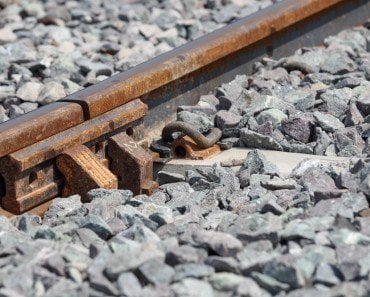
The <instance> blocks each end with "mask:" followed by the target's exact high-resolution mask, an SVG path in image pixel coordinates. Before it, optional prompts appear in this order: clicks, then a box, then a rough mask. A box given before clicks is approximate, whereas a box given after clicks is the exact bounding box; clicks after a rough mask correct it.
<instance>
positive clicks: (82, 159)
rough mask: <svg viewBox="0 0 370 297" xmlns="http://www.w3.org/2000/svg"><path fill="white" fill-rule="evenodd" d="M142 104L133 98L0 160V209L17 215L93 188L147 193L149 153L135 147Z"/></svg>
mask: <svg viewBox="0 0 370 297" xmlns="http://www.w3.org/2000/svg"><path fill="white" fill-rule="evenodd" d="M146 113H147V106H146V104H144V103H142V102H141V101H140V100H139V99H136V100H133V101H131V102H129V103H126V104H124V105H122V106H120V107H118V108H115V109H113V110H111V111H109V112H106V113H104V114H103V115H100V116H98V117H95V118H93V119H89V120H87V121H84V122H83V123H81V124H79V125H76V126H74V127H72V128H69V129H66V130H64V131H62V132H59V133H57V134H55V135H52V136H50V137H49V138H46V139H44V140H41V141H38V142H35V143H34V144H31V145H29V146H27V147H25V148H23V149H20V150H18V151H16V152H13V153H10V154H8V155H6V156H4V157H3V158H1V159H0V174H1V176H2V180H1V183H0V195H1V206H2V208H3V209H5V210H6V211H8V212H11V213H13V214H20V213H23V212H25V211H28V210H30V209H31V208H34V207H36V206H38V205H41V204H43V203H45V202H47V201H49V200H51V199H52V198H55V197H65V196H70V195H73V194H79V195H81V197H82V200H83V201H86V200H87V192H88V191H89V190H90V189H93V188H99V187H103V188H109V189H116V188H124V189H129V190H132V191H133V193H134V194H141V193H147V194H150V193H152V192H153V190H154V189H155V188H156V187H157V186H158V185H157V184H156V183H155V182H154V181H153V163H152V155H151V154H150V153H149V152H148V151H147V150H145V149H144V148H142V147H141V146H140V145H138V143H137V141H139V140H140V138H141V135H142V130H143V126H142V122H143V117H144V116H145V114H146Z"/></svg>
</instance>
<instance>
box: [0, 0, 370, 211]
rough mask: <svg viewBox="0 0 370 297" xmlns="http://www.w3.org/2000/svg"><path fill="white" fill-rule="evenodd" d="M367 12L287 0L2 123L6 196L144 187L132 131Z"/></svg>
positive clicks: (143, 132) (354, 2) (163, 120)
mask: <svg viewBox="0 0 370 297" xmlns="http://www.w3.org/2000/svg"><path fill="white" fill-rule="evenodd" d="M369 16H370V1H368V0H326V1H322V0H299V1H297V0H285V1H282V2H279V3H278V4H276V5H273V6H271V7H268V8H266V9H264V10H262V11H260V12H257V13H255V14H253V15H250V16H248V17H246V18H243V19H241V20H239V21H237V22H234V23H232V24H230V25H228V26H226V27H224V28H221V29H219V30H217V31H215V32H212V33H210V34H207V35H205V36H203V37H201V38H199V39H198V40H195V41H193V42H190V43H188V44H186V45H184V46H181V47H179V48H176V49H174V50H172V51H170V52H168V53H165V54H163V55H160V56H158V57H156V58H153V59H151V60H149V61H147V62H145V63H142V64H140V65H138V66H136V67H134V68H132V69H130V70H128V71H126V72H123V73H121V74H118V75H116V76H113V77H111V78H109V79H107V80H105V81H103V82H100V83H98V84H96V85H93V86H91V87H88V88H86V89H84V90H81V91H79V92H76V93H74V94H71V95H69V96H67V97H66V98H64V99H62V100H60V101H59V102H55V103H52V104H50V105H48V106H45V107H42V108H40V109H38V110H36V111H34V112H31V113H28V114H26V115H24V116H21V117H19V118H16V119H13V120H10V121H8V122H5V123H2V124H0V174H1V176H0V199H1V203H2V206H3V207H5V208H6V209H7V210H9V211H11V212H13V213H21V212H23V211H27V210H28V209H31V208H32V207H34V206H37V205H39V204H42V203H45V202H47V201H48V200H50V199H51V198H54V197H56V196H57V195H61V193H65V194H66V195H67V193H69V194H73V193H79V194H81V195H82V196H83V195H84V194H85V193H86V190H88V189H89V188H90V189H91V188H92V187H101V186H109V187H116V186H117V185H118V186H119V187H126V186H130V185H131V184H133V182H132V181H135V185H134V186H133V188H132V189H133V191H134V192H136V193H141V192H142V191H144V192H147V193H150V191H152V189H154V188H155V186H156V185H155V183H153V182H152V180H151V175H152V162H151V156H150V155H149V154H148V153H147V152H146V151H145V150H143V149H142V148H141V147H140V146H138V145H137V143H136V141H137V140H143V139H150V138H151V137H152V136H153V134H154V135H157V136H158V135H160V131H161V130H162V128H163V127H164V126H165V125H166V124H167V123H168V122H170V121H171V120H173V119H174V116H175V114H176V109H177V107H178V106H179V105H189V104H194V103H196V102H197V100H198V99H199V96H200V95H203V94H207V93H208V92H209V91H211V90H213V89H214V88H215V87H217V86H219V85H220V84H222V83H225V82H228V81H230V80H232V79H233V78H234V77H235V75H237V74H247V73H249V72H250V71H251V69H252V65H253V63H254V62H255V61H258V60H259V59H260V58H261V57H264V56H272V57H274V58H280V57H283V56H286V55H290V54H292V53H293V52H294V50H296V49H298V48H300V47H303V46H314V45H320V44H321V43H322V41H323V40H324V38H325V37H327V36H329V35H332V34H336V33H338V32H339V31H341V30H343V29H346V28H350V27H353V26H355V25H359V24H361V23H364V22H365V21H366V20H367V19H368V18H369ZM85 128H86V129H85ZM130 136H132V138H131V137H130ZM123 163H124V165H125V166H126V167H125V166H123V165H122V164H123ZM65 164H68V165H65ZM89 164H94V166H90V165H89ZM102 166H104V167H108V168H109V170H110V171H111V172H110V171H109V170H106V169H104V168H103V167H102ZM76 176H77V177H78V178H80V179H83V182H82V183H80V184H79V181H76V180H74V179H75V177H76ZM1 179H3V182H2V183H1ZM130 181H131V184H130ZM82 186H83V187H82ZM79 187H80V188H81V189H80V188H79ZM77 190H81V191H80V192H75V191H77Z"/></svg>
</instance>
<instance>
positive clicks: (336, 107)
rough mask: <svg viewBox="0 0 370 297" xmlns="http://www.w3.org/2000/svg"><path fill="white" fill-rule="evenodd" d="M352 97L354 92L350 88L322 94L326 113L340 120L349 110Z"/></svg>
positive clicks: (327, 91)
mask: <svg viewBox="0 0 370 297" xmlns="http://www.w3.org/2000/svg"><path fill="white" fill-rule="evenodd" d="M351 97H352V90H351V89H349V88H343V89H334V90H326V91H325V92H324V93H323V94H321V96H320V98H321V99H323V101H324V103H325V107H326V111H327V112H328V113H329V114H331V115H332V116H334V117H336V118H339V117H341V116H342V115H343V114H345V112H346V111H347V110H348V102H349V100H350V98H351Z"/></svg>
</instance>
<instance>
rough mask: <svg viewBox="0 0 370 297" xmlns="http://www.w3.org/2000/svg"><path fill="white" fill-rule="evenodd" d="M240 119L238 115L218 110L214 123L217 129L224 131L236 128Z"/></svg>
mask: <svg viewBox="0 0 370 297" xmlns="http://www.w3.org/2000/svg"><path fill="white" fill-rule="evenodd" d="M241 118H242V117H241V116H240V115H236V114H234V113H232V112H229V111H226V110H220V111H219V112H217V114H216V117H215V123H216V126H217V127H218V128H220V129H221V130H224V129H228V128H233V127H235V126H237V125H238V124H239V121H240V120H241Z"/></svg>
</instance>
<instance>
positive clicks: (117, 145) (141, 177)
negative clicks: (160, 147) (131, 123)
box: [108, 133, 158, 195]
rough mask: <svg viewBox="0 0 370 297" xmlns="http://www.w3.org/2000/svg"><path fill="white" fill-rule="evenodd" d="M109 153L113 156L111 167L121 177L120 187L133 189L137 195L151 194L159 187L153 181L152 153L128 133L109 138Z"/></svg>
mask: <svg viewBox="0 0 370 297" xmlns="http://www.w3.org/2000/svg"><path fill="white" fill-rule="evenodd" d="M108 155H109V157H111V158H112V163H111V166H110V169H111V171H112V172H113V173H114V174H115V175H117V176H118V178H119V182H118V185H119V188H121V189H128V190H131V191H132V192H133V193H134V194H135V195H138V194H148V195H149V194H151V193H152V192H153V190H154V189H156V188H157V186H158V185H157V184H156V183H155V182H153V160H152V155H151V154H150V153H149V152H147V151H146V150H145V149H143V148H142V147H141V146H140V145H138V144H137V143H136V142H135V141H134V140H133V139H132V138H131V137H129V136H128V135H127V134H126V133H120V134H117V135H114V136H112V137H111V138H110V139H109V141H108Z"/></svg>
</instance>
